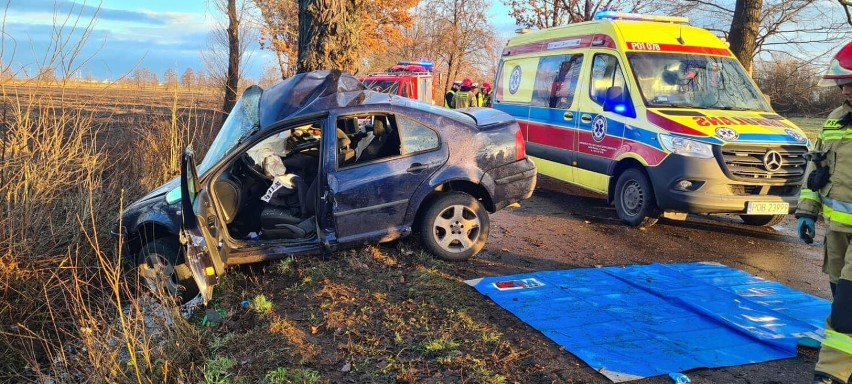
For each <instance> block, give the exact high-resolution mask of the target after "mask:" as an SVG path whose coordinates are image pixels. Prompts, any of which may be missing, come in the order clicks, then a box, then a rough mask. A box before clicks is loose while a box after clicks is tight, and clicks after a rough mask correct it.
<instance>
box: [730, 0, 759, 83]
mask: <svg viewBox="0 0 852 384" xmlns="http://www.w3.org/2000/svg"><path fill="white" fill-rule="evenodd" d="M762 8H763V0H737V3H736V6H735V7H734V17H733V19H732V20H731V29H730V31H729V32H728V41H729V42H730V43H731V52H733V53H734V56H736V57H737V59H739V60H740V63H742V65H743V67H745V69H746V71H747V72H748V73H751V67H752V62H753V61H754V53H755V52H756V51H757V34H758V30H759V29H760V15H761V11H762Z"/></svg>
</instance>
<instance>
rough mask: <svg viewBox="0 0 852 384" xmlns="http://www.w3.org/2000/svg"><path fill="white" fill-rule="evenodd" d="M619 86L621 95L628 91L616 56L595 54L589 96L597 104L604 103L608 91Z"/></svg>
mask: <svg viewBox="0 0 852 384" xmlns="http://www.w3.org/2000/svg"><path fill="white" fill-rule="evenodd" d="M611 87H617V88H618V91H620V92H619V96H621V94H622V93H624V92H625V91H626V88H625V81H624V75H623V74H622V72H621V66H620V65H619V64H618V59H616V58H615V56H612V55H608V54H597V55H595V58H594V61H592V77H591V82H590V83H589V97H591V98H592V101H594V102H595V103H597V104H600V105H603V104H604V102H605V101H606V98H607V91H608V90H609V89H610V88H611Z"/></svg>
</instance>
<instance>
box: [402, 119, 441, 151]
mask: <svg viewBox="0 0 852 384" xmlns="http://www.w3.org/2000/svg"><path fill="white" fill-rule="evenodd" d="M397 124H398V126H399V135H400V138H401V141H402V145H401V148H400V149H401V152H402V154H403V155H410V154H412V153H417V152H423V151H431V150H433V149H437V148H438V147H440V146H441V142H440V141H439V140H438V134H437V133H436V132H435V131H433V130H431V129H429V128H428V127H426V126H425V125H423V124H420V123H418V122H416V121H414V120H411V119H407V118H404V117H398V118H397Z"/></svg>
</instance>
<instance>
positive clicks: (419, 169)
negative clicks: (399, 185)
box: [406, 163, 432, 173]
mask: <svg viewBox="0 0 852 384" xmlns="http://www.w3.org/2000/svg"><path fill="white" fill-rule="evenodd" d="M431 166H432V164H428V163H427V164H420V163H414V164H411V166H410V167H408V169H407V170H406V172H408V173H420V172H422V171H423V170H424V169H426V168H429V167H431Z"/></svg>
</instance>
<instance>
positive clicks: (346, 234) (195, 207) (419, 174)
mask: <svg viewBox="0 0 852 384" xmlns="http://www.w3.org/2000/svg"><path fill="white" fill-rule="evenodd" d="M258 153H265V154H267V155H269V154H270V153H275V155H274V156H272V157H265V158H263V157H262V156H260V157H259V156H258ZM275 156H277V157H275ZM267 160H275V161H274V163H276V164H280V165H283V166H284V167H285V168H286V176H281V175H275V174H271V173H270V171H269V169H270V168H269V167H267V166H268V164H267ZM281 169H283V168H281ZM535 179H536V170H535V166H534V165H533V163H532V162H531V161H530V160H529V159H527V157H526V153H525V148H524V141H523V137H522V136H521V133H520V130H519V127H518V124H517V122H516V121H515V120H514V119H513V118H512V117H510V116H509V115H507V114H505V113H503V112H500V111H497V110H493V109H488V108H471V109H466V110H459V111H453V110H447V109H444V108H439V107H434V106H431V105H427V104H423V103H420V102H417V101H413V100H410V99H406V98H401V97H397V96H392V95H388V94H384V93H377V92H373V91H370V90H367V89H366V88H364V86H363V85H362V84H361V83H360V82H359V81H358V80H357V79H356V78H354V77H352V76H351V75H349V74H346V73H342V72H340V71H317V72H310V73H304V74H299V75H296V76H293V77H291V78H288V79H286V80H284V81H283V82H281V83H279V84H278V85H276V86H273V87H271V88H269V89H267V90H262V89H261V88H259V87H257V86H252V87H250V88H248V89H247V90H246V91H245V93H244V94H243V96H242V97H241V98H240V100H239V101H238V102H237V104H236V106H235V107H234V109H233V111H232V112H231V114H230V115H229V116H228V119H227V120H226V121H225V123H224V125H223V126H222V128H221V130H220V132H219V134H218V136H217V137H216V139H215V140H214V141H213V143H212V145H211V147H210V149H209V150H208V151H207V154H206V156H205V157H204V159H203V160H202V161H201V162H200V163H199V164H198V165H197V166H196V163H195V159H194V156H193V152H192V150H191V149H189V148H187V150H186V151H185V153H184V156H183V162H182V172H181V176H180V178H179V179H175V180H172V181H171V182H169V183H167V184H165V185H163V186H161V187H160V188H157V189H156V190H154V191H153V192H151V193H150V194H148V195H147V196H145V197H143V198H142V199H140V200H138V201H136V202H135V203H133V204H131V205H130V206H128V207H127V209H126V210H125V211H124V213H123V214H122V217H121V220H120V222H119V223H118V224H116V228H115V230H114V232H115V233H116V234H119V233H120V234H122V237H123V239H124V241H123V244H124V247H125V254H126V255H131V256H130V257H132V261H133V262H135V264H136V265H137V266H138V270H139V273H140V275H141V276H142V277H143V278H144V281H145V282H146V283H147V284H148V285H149V287H150V288H152V289H154V290H158V291H160V292H163V293H165V294H168V295H172V296H174V297H176V298H178V299H182V300H186V299H188V298H190V297H193V296H195V295H196V294H197V293H198V292H200V293H201V294H202V297H203V298H204V300H205V302H206V301H207V300H209V299H210V298H211V296H212V288H213V286H214V285H215V284H216V282H217V279H218V278H219V277H221V276H222V275H223V274H224V273H225V269H226V268H227V267H228V266H231V265H237V264H245V263H253V262H259V261H264V260H270V259H277V258H283V257H288V256H291V255H296V254H303V253H317V252H328V251H333V250H335V249H336V248H338V247H342V246H347V245H357V244H364V243H365V242H385V241H391V240H394V239H397V238H400V237H403V236H406V235H408V234H410V233H412V232H413V231H418V232H419V234H420V236H421V242H422V244H423V246H424V247H425V248H427V249H428V250H429V251H430V252H432V253H433V254H435V255H436V256H438V257H440V258H442V259H446V260H466V259H468V258H470V257H471V256H473V255H475V254H476V253H477V252H479V251H480V250H481V249H482V247H483V246H484V245H485V241H486V240H487V238H488V231H489V218H488V213H489V212H495V211H497V210H499V209H502V208H504V207H506V206H508V205H509V204H512V203H515V202H518V201H520V200H522V199H525V198H528V197H530V196H531V194H532V192H533V189H534V185H535Z"/></svg>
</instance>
